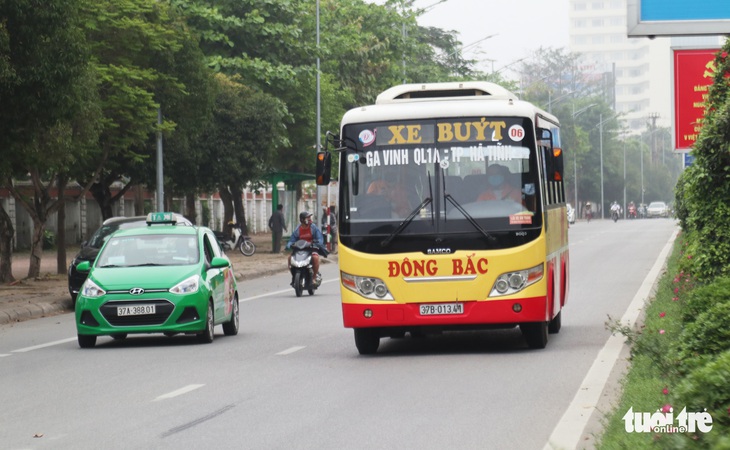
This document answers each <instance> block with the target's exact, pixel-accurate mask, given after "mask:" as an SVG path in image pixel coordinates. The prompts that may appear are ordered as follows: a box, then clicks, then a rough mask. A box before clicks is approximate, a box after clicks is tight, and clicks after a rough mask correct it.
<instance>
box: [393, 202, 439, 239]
mask: <svg viewBox="0 0 730 450" xmlns="http://www.w3.org/2000/svg"><path fill="white" fill-rule="evenodd" d="M431 202H432V200H431V197H426V198H425V199H423V201H422V202H421V204H420V205H418V206H416V209H414V210H413V211H412V212H411V213H410V214H409V215H408V217H406V218H405V220H403V222H401V223H400V225H398V228H396V229H395V231H393V232H392V233H390V236H388V237H387V238H385V239H383V241H382V242H381V243H380V246H381V247H387V246H388V245H389V244H390V243H391V242H392V241H393V239H394V238H395V237H396V236H398V235H399V234H400V233H401V232H402V231H403V230H404V229H405V228H406V227H407V226H408V224H410V223H411V222H413V218H414V217H416V215H418V213H419V212H420V211H421V210H422V209H423V208H425V207H426V206H428V205H430V204H431Z"/></svg>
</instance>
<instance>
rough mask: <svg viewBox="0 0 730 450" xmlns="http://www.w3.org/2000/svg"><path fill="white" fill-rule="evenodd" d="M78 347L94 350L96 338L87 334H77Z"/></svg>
mask: <svg viewBox="0 0 730 450" xmlns="http://www.w3.org/2000/svg"><path fill="white" fill-rule="evenodd" d="M77 336H78V340H79V347H81V348H94V346H95V345H96V336H90V335H88V334H79V335H77Z"/></svg>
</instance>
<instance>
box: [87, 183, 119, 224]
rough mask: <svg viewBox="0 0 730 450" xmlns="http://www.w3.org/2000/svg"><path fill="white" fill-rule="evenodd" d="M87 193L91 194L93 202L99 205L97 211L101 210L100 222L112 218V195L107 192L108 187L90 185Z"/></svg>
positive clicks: (100, 184) (95, 184) (99, 184)
mask: <svg viewBox="0 0 730 450" xmlns="http://www.w3.org/2000/svg"><path fill="white" fill-rule="evenodd" d="M89 192H91V195H92V196H93V197H94V200H96V203H97V204H98V205H99V209H101V219H102V221H104V220H106V219H108V218H110V217H113V216H114V211H113V210H112V193H111V191H110V190H109V186H106V185H104V184H102V183H94V184H93V185H91V189H89Z"/></svg>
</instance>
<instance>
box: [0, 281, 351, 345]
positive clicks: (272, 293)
mask: <svg viewBox="0 0 730 450" xmlns="http://www.w3.org/2000/svg"><path fill="white" fill-rule="evenodd" d="M335 281H340V279H339V278H333V279H331V280H325V281H322V284H325V283H333V282H335ZM290 289H291V288H290ZM290 289H283V290H280V291H274V292H269V293H268V294H261V295H254V296H253V297H246V298H243V299H240V300H239V303H240V302H248V301H250V300H256V299H257V298H263V297H271V296H272V295H278V294H284V293H286V292H289V291H290ZM76 339H77V338H75V337H72V338H66V339H61V340H60V341H53V342H47V343H45V344H39V345H34V346H32V347H25V348H19V349H17V350H11V353H25V352H29V351H31V350H38V349H41V348H46V347H52V346H54V345H60V344H65V343H67V342H72V341H75V340H76ZM2 356H10V355H0V357H2Z"/></svg>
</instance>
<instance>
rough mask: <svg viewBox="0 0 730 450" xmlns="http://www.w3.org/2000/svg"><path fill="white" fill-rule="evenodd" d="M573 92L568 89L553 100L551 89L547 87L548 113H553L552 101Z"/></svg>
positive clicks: (555, 101)
mask: <svg viewBox="0 0 730 450" xmlns="http://www.w3.org/2000/svg"><path fill="white" fill-rule="evenodd" d="M574 93H575V92H574V91H568V92H566V93H565V94H563V95H561V96H559V97H558V98H556V99H554V100H553V91H551V90H550V89H548V112H549V113H550V114H552V113H553V103H557V102H558V101H559V100H562V99H563V98H565V97H567V96H569V95H573V94H574Z"/></svg>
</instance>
